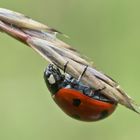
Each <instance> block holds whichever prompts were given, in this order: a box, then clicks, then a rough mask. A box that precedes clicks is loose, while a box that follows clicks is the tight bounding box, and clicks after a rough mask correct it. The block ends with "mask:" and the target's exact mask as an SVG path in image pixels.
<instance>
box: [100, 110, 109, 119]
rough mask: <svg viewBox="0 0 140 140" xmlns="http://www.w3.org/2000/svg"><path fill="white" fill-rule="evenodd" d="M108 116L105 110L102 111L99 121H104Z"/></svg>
mask: <svg viewBox="0 0 140 140" xmlns="http://www.w3.org/2000/svg"><path fill="white" fill-rule="evenodd" d="M107 116H108V111H107V110H104V111H102V112H101V116H100V119H104V118H106V117H107Z"/></svg>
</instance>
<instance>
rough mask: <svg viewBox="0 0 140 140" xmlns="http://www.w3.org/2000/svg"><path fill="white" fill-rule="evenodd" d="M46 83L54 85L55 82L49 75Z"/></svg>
mask: <svg viewBox="0 0 140 140" xmlns="http://www.w3.org/2000/svg"><path fill="white" fill-rule="evenodd" d="M48 81H49V83H50V84H54V83H55V82H56V81H55V79H54V77H53V75H50V77H49V78H48Z"/></svg>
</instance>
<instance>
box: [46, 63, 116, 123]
mask: <svg viewBox="0 0 140 140" xmlns="http://www.w3.org/2000/svg"><path fill="white" fill-rule="evenodd" d="M44 79H45V82H46V85H47V87H48V89H49V91H50V92H51V95H52V97H53V100H54V101H55V102H56V104H57V105H58V106H59V107H60V108H61V109H62V110H63V111H64V112H65V113H66V114H67V115H69V116H70V117H72V118H75V119H78V120H81V121H97V120H101V119H103V118H106V117H108V116H109V115H111V114H112V113H113V112H114V110H115V109H116V107H117V103H116V102H114V101H113V100H111V99H109V98H107V97H106V96H105V95H103V94H102V90H93V89H91V88H90V87H88V86H86V85H84V84H82V83H81V82H80V81H79V80H76V79H75V78H73V77H72V76H71V75H69V74H62V73H61V72H60V70H59V69H58V68H55V67H54V65H52V64H50V65H49V66H48V67H47V68H46V70H45V72H44Z"/></svg>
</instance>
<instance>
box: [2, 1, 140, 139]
mask: <svg viewBox="0 0 140 140" xmlns="http://www.w3.org/2000/svg"><path fill="white" fill-rule="evenodd" d="M0 6H1V7H3V8H8V9H11V10H15V11H19V12H21V13H24V14H26V15H28V16H30V17H32V18H33V19H36V20H38V21H41V22H43V23H45V24H48V25H50V26H52V27H54V28H56V29H59V30H60V31H62V32H64V33H65V34H67V35H68V36H70V39H65V38H63V37H61V39H63V40H64V41H66V42H67V43H69V44H71V45H72V46H74V47H75V48H76V49H78V50H79V51H80V52H81V53H82V54H84V55H86V56H88V57H89V58H90V59H91V60H93V61H94V63H95V65H96V66H97V67H98V68H99V69H100V70H102V71H104V72H105V73H107V74H108V75H110V76H112V77H113V78H114V79H115V80H117V81H119V83H120V84H121V86H122V87H123V88H124V89H125V91H126V92H128V93H129V95H130V96H131V97H133V98H134V99H135V100H136V101H137V102H138V103H140V89H139V87H140V64H139V62H140V14H139V13H140V8H139V7H140V1H137V0H133V1H128V0H121V1H115V0H87V1H84V0H76V1H75V0H70V1H66V0H40V1H34V0H28V1H25V0H20V1H19V0H11V1H6V0H0ZM46 65H47V62H46V61H45V60H44V59H42V58H41V57H40V56H39V55H38V54H36V53H35V52H34V51H33V50H31V49H30V48H28V47H27V46H25V45H23V44H21V43H19V42H18V41H16V40H14V39H12V38H10V37H9V36H7V35H5V34H3V33H0V140H85V139H87V140H103V139H104V140H132V139H139V138H140V116H139V115H137V114H136V113H134V112H132V111H130V110H128V109H126V108H125V107H122V106H120V105H119V106H118V108H117V110H116V111H115V113H113V115H112V116H110V117H108V118H107V119H105V120H102V121H99V122H93V123H86V122H80V121H76V120H74V119H72V118H70V117H68V116H66V115H65V114H64V113H63V112H62V111H61V110H60V109H59V108H58V107H57V106H56V104H55V103H54V102H53V100H52V99H51V96H50V93H49V92H48V90H47V88H46V86H45V83H44V80H43V70H44V68H45V67H46Z"/></svg>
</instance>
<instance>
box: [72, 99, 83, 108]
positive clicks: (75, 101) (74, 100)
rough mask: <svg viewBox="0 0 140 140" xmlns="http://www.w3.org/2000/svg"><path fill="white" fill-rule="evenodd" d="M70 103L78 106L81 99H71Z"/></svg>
mask: <svg viewBox="0 0 140 140" xmlns="http://www.w3.org/2000/svg"><path fill="white" fill-rule="evenodd" d="M72 104H73V105H74V106H76V107H78V106H79V105H80V104H81V100H80V99H73V102H72Z"/></svg>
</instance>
